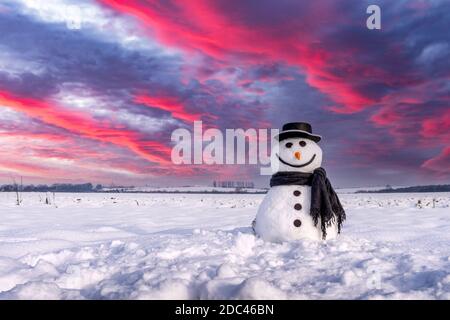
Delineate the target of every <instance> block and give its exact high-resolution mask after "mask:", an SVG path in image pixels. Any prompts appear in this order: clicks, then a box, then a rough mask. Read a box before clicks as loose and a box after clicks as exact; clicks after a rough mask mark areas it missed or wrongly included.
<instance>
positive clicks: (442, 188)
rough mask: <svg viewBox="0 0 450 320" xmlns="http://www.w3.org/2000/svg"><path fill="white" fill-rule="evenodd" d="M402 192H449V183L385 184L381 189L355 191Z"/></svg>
mask: <svg viewBox="0 0 450 320" xmlns="http://www.w3.org/2000/svg"><path fill="white" fill-rule="evenodd" d="M403 192H450V184H441V185H429V186H414V187H405V188H392V187H391V186H387V187H386V189H381V190H371V191H369V190H359V191H356V193H403Z"/></svg>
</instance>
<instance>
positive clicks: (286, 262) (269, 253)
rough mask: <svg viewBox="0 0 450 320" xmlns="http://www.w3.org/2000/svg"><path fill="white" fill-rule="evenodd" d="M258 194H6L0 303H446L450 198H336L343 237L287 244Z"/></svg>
mask: <svg viewBox="0 0 450 320" xmlns="http://www.w3.org/2000/svg"><path fill="white" fill-rule="evenodd" d="M263 197H264V195H249V194H183V195H182V194H100V193H98V194H70V193H67V194H62V193H58V194H56V196H55V203H53V198H52V197H50V198H51V202H52V204H51V205H47V204H45V194H42V193H41V194H40V193H24V194H23V202H22V204H21V205H20V206H17V205H16V204H15V195H14V194H12V193H0V215H1V220H0V221H1V222H0V299H446V300H448V299H450V208H449V205H450V194H449V193H436V194H432V193H422V194H341V195H340V198H341V201H342V203H343V206H344V208H345V209H346V212H347V216H348V220H347V222H346V223H345V225H344V228H343V233H342V235H341V236H340V237H338V239H336V240H327V241H320V242H317V241H310V240H296V241H292V242H284V243H281V244H276V243H269V242H264V241H263V240H261V239H259V238H258V237H255V236H254V235H253V233H252V230H251V228H250V224H251V221H252V220H253V219H254V217H255V215H256V211H257V209H258V206H259V204H260V202H261V200H262V198H263ZM419 200H420V205H419V206H418V205H417V204H418V201H419ZM433 200H434V201H433ZM433 202H434V204H433ZM433 206H434V207H433Z"/></svg>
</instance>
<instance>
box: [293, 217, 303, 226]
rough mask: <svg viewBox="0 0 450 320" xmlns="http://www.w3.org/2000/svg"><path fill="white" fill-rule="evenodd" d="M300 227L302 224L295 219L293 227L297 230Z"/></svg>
mask: <svg viewBox="0 0 450 320" xmlns="http://www.w3.org/2000/svg"><path fill="white" fill-rule="evenodd" d="M301 225H302V222H301V221H300V220H299V219H295V220H294V226H296V227H297V228H298V227H300V226H301Z"/></svg>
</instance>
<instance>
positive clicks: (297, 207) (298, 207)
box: [294, 203, 302, 210]
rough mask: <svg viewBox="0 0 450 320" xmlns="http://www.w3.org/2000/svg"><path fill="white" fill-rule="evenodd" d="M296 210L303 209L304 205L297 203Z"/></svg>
mask: <svg viewBox="0 0 450 320" xmlns="http://www.w3.org/2000/svg"><path fill="white" fill-rule="evenodd" d="M294 209H295V210H302V205H301V204H300V203H296V204H295V206H294Z"/></svg>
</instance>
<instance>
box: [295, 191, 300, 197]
mask: <svg viewBox="0 0 450 320" xmlns="http://www.w3.org/2000/svg"><path fill="white" fill-rule="evenodd" d="M301 194H302V193H301V192H300V191H298V190H295V191H294V196H296V197H298V196H299V195H301Z"/></svg>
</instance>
